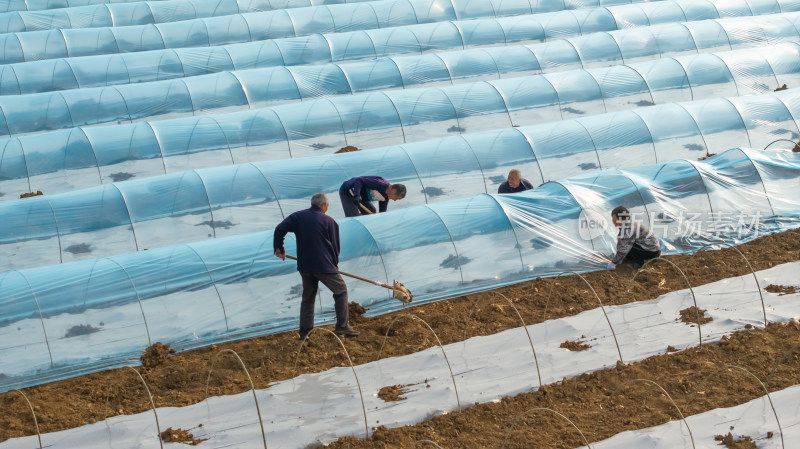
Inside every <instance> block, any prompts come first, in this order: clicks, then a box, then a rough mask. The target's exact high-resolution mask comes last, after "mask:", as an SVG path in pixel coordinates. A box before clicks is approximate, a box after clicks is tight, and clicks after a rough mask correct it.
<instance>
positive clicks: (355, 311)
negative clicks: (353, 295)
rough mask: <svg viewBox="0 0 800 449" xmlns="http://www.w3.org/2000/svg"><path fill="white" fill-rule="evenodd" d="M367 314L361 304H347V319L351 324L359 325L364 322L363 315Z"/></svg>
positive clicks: (351, 302)
mask: <svg viewBox="0 0 800 449" xmlns="http://www.w3.org/2000/svg"><path fill="white" fill-rule="evenodd" d="M366 312H367V309H365V308H364V307H363V306H362V305H361V304H359V303H357V302H353V301H350V302H349V303H348V304H347V317H348V319H349V320H350V322H351V323H360V322H362V321H364V316H363V315H364V314H365V313H366Z"/></svg>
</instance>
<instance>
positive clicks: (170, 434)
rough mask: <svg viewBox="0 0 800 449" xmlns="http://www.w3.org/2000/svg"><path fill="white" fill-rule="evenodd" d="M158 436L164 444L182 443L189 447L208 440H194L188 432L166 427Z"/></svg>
mask: <svg viewBox="0 0 800 449" xmlns="http://www.w3.org/2000/svg"><path fill="white" fill-rule="evenodd" d="M190 430H191V429H190ZM160 435H161V441H163V442H165V443H184V444H188V445H189V446H197V445H198V444H200V443H202V442H203V441H206V440H208V438H200V439H198V438H195V437H194V435H192V434H191V433H189V431H188V430H184V429H173V428H172V427H167V430H165V431H163V432H161V434H160Z"/></svg>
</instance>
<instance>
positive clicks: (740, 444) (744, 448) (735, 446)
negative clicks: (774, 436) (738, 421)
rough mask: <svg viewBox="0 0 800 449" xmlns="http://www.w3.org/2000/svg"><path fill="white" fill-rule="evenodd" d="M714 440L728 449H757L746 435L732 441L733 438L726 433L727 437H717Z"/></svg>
mask: <svg viewBox="0 0 800 449" xmlns="http://www.w3.org/2000/svg"><path fill="white" fill-rule="evenodd" d="M714 439H715V440H717V441H720V442H721V444H724V445H725V447H727V448H728V449H758V446H756V443H753V439H752V438H750V437H749V436H747V435H745V436H742V437H739V438H737V439H734V436H733V435H732V434H731V433H730V432H728V434H727V435H717V436H716V437H714Z"/></svg>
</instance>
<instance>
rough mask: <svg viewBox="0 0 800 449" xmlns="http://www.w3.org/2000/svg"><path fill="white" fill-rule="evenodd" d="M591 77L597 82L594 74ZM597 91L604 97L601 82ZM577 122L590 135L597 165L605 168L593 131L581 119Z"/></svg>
mask: <svg viewBox="0 0 800 449" xmlns="http://www.w3.org/2000/svg"><path fill="white" fill-rule="evenodd" d="M586 73H589V72H586ZM589 76H591V74H589ZM591 77H592V79H593V80H594V81H595V82H597V80H596V79H595V78H594V77H593V76H591ZM597 91H598V92H600V95H601V97H602V95H603V90H602V89H600V84H599V83H598V84H597ZM605 107H606V106H605V102H604V103H603V108H605ZM606 113H607V112H606ZM575 124H576V125H578V126H580V127H581V128H583V130H584V131H586V135H587V136H589V140H591V141H592V146H593V147H594V157H596V158H597V166H598V167H600V170H603V163H602V162H600V153H599V152H598V151H597V144H596V143H595V142H594V136H593V135H592V133H590V132H589V130H588V129H586V125H584V124H583V123H582V122H581V121H580V120H575Z"/></svg>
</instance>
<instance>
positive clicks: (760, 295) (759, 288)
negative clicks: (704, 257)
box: [697, 242, 767, 329]
mask: <svg viewBox="0 0 800 449" xmlns="http://www.w3.org/2000/svg"><path fill="white" fill-rule="evenodd" d="M714 245H724V246H726V247H728V248H733V249H734V250H735V251H736V252H737V253H739V255H740V256H742V258H743V259H744V263H746V264H747V268H749V269H750V272H751V273H753V279H755V281H756V287H757V288H758V296H759V297H760V298H761V313H762V314H763V316H764V329H766V328H767V309H766V307H765V306H764V294H763V293H762V292H761V284H759V282H758V276H757V275H756V271H755V270H754V269H753V266H752V265H750V260H748V259H747V256H745V255H744V254H743V253H742V252H741V251H739V248H737V247H736V246H734V245H731V244H729V243H726V242H718V243H709V244H707V245H705V246H703V247H702V248H700V249H699V250H697V252H700V251H703V250H705V249H706V248H709V247H711V246H714Z"/></svg>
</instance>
